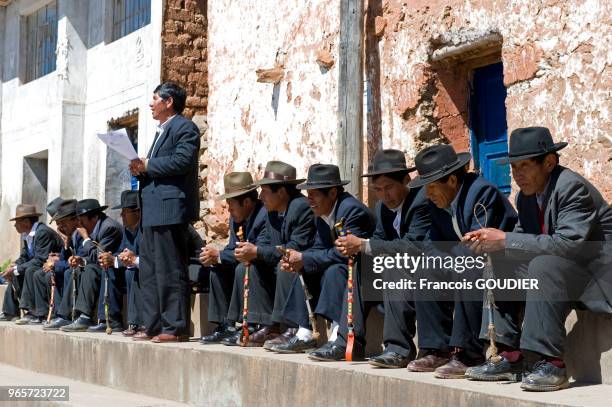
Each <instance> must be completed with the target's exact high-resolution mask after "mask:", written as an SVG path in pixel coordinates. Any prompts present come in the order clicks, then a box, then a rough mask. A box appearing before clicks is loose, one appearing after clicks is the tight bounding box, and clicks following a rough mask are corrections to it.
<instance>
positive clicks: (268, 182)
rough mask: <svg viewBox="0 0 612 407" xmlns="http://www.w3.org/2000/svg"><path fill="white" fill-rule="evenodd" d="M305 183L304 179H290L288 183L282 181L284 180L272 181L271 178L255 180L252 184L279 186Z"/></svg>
mask: <svg viewBox="0 0 612 407" xmlns="http://www.w3.org/2000/svg"><path fill="white" fill-rule="evenodd" d="M304 181H306V178H300V179H292V180H289V181H284V180H278V179H272V178H262V179H260V180H257V181H255V182H253V185H257V186H261V185H274V184H276V185H280V184H294V185H295V184H301V183H302V182H304Z"/></svg>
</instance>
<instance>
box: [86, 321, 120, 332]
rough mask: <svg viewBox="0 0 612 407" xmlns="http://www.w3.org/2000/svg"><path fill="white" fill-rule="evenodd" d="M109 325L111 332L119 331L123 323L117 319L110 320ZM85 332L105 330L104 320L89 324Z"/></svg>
mask: <svg viewBox="0 0 612 407" xmlns="http://www.w3.org/2000/svg"><path fill="white" fill-rule="evenodd" d="M110 327H111V331H112V332H120V331H122V330H123V324H122V323H121V322H119V321H113V320H111V321H110ZM87 332H98V333H99V332H106V321H101V322H100V323H99V324H97V325H93V326H90V327H89V328H87Z"/></svg>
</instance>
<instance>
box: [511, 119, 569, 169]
mask: <svg viewBox="0 0 612 407" xmlns="http://www.w3.org/2000/svg"><path fill="white" fill-rule="evenodd" d="M508 144H509V148H508V157H506V158H503V159H501V160H499V163H500V164H508V163H513V162H516V161H521V160H526V159H527V158H533V157H537V156H539V155H544V154H548V153H554V152H555V151H559V150H561V149H562V148H565V147H566V146H567V143H566V142H560V143H555V142H554V141H553V138H552V135H551V134H550V130H548V129H547V128H546V127H522V128H518V129H515V130H514V131H513V132H512V133H511V134H510V141H509V143H508Z"/></svg>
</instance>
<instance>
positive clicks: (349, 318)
mask: <svg viewBox="0 0 612 407" xmlns="http://www.w3.org/2000/svg"><path fill="white" fill-rule="evenodd" d="M344 222H345V221H344V218H342V219H340V221H339V222H337V223H336V224H334V229H335V230H336V234H337V235H338V236H339V237H342V236H346V235H348V234H350V233H351V232H350V230H346V228H345V226H344ZM354 260H355V259H354V256H349V258H348V278H347V280H346V288H347V296H346V305H347V312H346V325H347V327H348V335H347V338H346V352H345V354H344V358H345V359H346V360H347V361H348V362H350V361H352V360H353V346H354V344H355V332H354V327H353V302H354V300H353V264H354Z"/></svg>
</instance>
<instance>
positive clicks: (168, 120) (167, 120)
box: [157, 115, 176, 134]
mask: <svg viewBox="0 0 612 407" xmlns="http://www.w3.org/2000/svg"><path fill="white" fill-rule="evenodd" d="M175 117H176V115H172V116H170V117H169V118H168V119H166V121H165V122H163V123H160V124H159V125H158V126H157V131H159V134H161V133H163V132H164V130H165V129H166V127H168V124H169V123H170V120H172V119H174V118H175Z"/></svg>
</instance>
